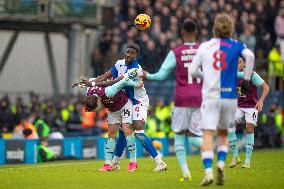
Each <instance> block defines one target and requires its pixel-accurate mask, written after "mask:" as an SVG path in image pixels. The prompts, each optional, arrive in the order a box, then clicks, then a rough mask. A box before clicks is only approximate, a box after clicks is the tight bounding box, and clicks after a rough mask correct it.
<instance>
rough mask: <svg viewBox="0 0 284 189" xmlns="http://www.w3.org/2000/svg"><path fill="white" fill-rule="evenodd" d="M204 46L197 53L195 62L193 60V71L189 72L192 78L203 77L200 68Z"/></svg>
mask: <svg viewBox="0 0 284 189" xmlns="http://www.w3.org/2000/svg"><path fill="white" fill-rule="evenodd" d="M201 47H202V46H200V47H199V48H198V50H197V52H196V55H195V56H194V58H193V60H192V64H191V67H190V68H191V69H190V70H189V74H190V75H191V76H192V77H203V74H202V72H200V69H199V68H200V67H201V60H202V56H201V51H202V48H201Z"/></svg>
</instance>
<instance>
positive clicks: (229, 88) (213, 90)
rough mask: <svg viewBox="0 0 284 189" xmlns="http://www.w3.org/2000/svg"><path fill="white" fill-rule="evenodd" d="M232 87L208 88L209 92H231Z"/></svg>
mask: <svg viewBox="0 0 284 189" xmlns="http://www.w3.org/2000/svg"><path fill="white" fill-rule="evenodd" d="M232 91H233V89H232V88H231V87H228V88H220V87H214V88H210V89H209V92H229V93H230V92H232Z"/></svg>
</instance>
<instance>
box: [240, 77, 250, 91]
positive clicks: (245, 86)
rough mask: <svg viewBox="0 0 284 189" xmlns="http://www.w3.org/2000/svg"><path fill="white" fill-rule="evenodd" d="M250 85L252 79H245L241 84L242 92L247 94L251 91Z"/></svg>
mask: <svg viewBox="0 0 284 189" xmlns="http://www.w3.org/2000/svg"><path fill="white" fill-rule="evenodd" d="M249 87H250V81H247V80H244V82H243V84H242V86H241V92H242V94H246V93H247V92H248V91H249Z"/></svg>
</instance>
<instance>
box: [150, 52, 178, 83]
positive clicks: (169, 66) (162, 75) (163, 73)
mask: <svg viewBox="0 0 284 189" xmlns="http://www.w3.org/2000/svg"><path fill="white" fill-rule="evenodd" d="M176 64H177V63H176V56H175V54H174V52H173V51H172V50H171V51H170V52H169V53H168V55H167V57H166V59H165V60H164V62H163V64H162V66H161V68H160V70H159V71H158V72H157V73H154V74H147V79H148V80H152V81H162V80H165V79H166V78H167V77H168V76H169V75H170V73H171V72H172V71H173V70H174V69H175V68H176Z"/></svg>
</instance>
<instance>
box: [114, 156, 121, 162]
mask: <svg viewBox="0 0 284 189" xmlns="http://www.w3.org/2000/svg"><path fill="white" fill-rule="evenodd" d="M119 161H120V157H118V156H114V157H113V159H112V162H114V163H119Z"/></svg>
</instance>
